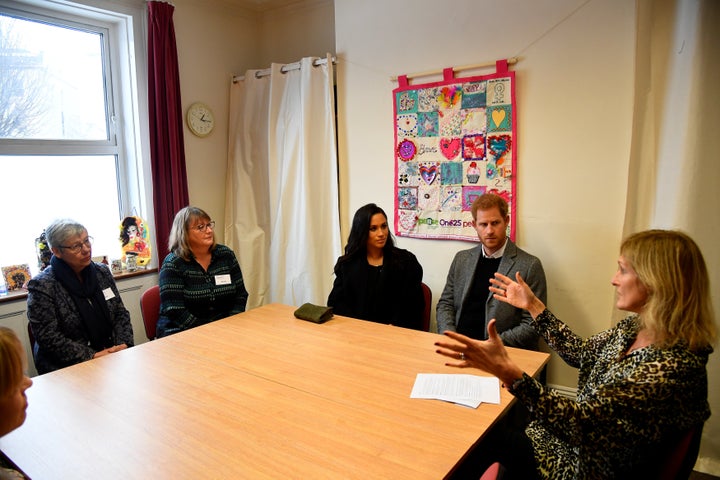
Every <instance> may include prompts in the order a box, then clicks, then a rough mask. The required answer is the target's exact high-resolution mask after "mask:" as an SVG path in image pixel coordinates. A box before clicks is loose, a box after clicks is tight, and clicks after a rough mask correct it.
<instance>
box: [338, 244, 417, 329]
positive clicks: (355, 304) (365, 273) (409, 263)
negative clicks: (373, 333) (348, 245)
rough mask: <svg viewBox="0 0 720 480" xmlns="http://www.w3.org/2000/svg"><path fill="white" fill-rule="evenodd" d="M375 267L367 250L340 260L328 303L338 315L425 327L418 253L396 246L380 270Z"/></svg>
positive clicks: (384, 260)
mask: <svg viewBox="0 0 720 480" xmlns="http://www.w3.org/2000/svg"><path fill="white" fill-rule="evenodd" d="M341 258H342V257H341ZM374 269H378V267H371V266H370V265H368V263H367V258H366V256H365V254H364V253H363V254H360V255H356V256H355V257H352V258H350V259H346V260H338V263H337V264H336V265H335V283H334V284H333V289H332V292H330V296H329V297H328V301H327V304H328V306H330V307H333V312H334V313H335V314H337V315H344V316H348V317H353V318H360V319H362V320H370V321H373V322H378V323H387V324H392V325H396V326H399V327H406V328H413V329H416V330H421V329H422V312H423V307H424V304H425V301H424V297H423V292H422V287H421V286H420V284H421V282H422V276H423V270H422V266H421V265H420V263H419V262H418V261H417V258H415V255H413V254H412V253H410V252H409V251H407V250H402V249H400V248H393V249H392V250H391V251H389V252H385V254H384V259H383V266H382V268H381V269H380V271H379V273H377V272H376V274H373V270H374ZM373 278H376V280H377V283H374V282H373Z"/></svg>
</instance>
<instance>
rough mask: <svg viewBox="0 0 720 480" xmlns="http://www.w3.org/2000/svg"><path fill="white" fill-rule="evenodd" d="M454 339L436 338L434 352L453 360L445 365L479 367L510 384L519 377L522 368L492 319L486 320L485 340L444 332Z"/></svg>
mask: <svg viewBox="0 0 720 480" xmlns="http://www.w3.org/2000/svg"><path fill="white" fill-rule="evenodd" d="M445 336H447V337H449V338H451V339H452V340H455V341H454V342H450V341H445V340H440V341H438V342H435V346H436V347H439V348H438V349H437V350H436V352H437V353H439V354H440V355H443V356H446V357H449V358H451V359H453V360H455V361H454V362H448V363H446V364H445V365H447V366H449V367H458V368H470V367H474V368H479V369H480V370H484V371H486V372H488V373H490V374H491V375H495V376H496V377H498V378H499V379H500V380H501V381H502V382H503V383H506V384H508V385H509V384H512V382H514V381H515V380H516V379H518V378H519V377H521V376H522V370H520V368H519V367H518V366H517V365H515V364H514V363H513V361H512V360H511V359H510V357H509V356H508V353H507V350H506V349H505V345H503V342H502V339H501V338H500V335H498V333H497V330H496V329H495V319H494V318H493V319H492V320H490V322H488V339H487V340H474V339H472V338H470V337H466V336H465V335H461V334H459V333H456V332H445Z"/></svg>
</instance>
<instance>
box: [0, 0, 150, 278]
mask: <svg viewBox="0 0 720 480" xmlns="http://www.w3.org/2000/svg"><path fill="white" fill-rule="evenodd" d="M37 5H38V4H37V3H36V2H32V1H30V0H28V1H27V2H4V3H3V5H2V6H0V172H2V174H1V175H0V205H2V209H3V211H4V212H3V213H4V214H3V217H4V222H5V224H6V225H7V226H6V227H4V228H3V234H2V235H0V265H2V266H5V265H13V264H23V263H27V264H29V265H30V267H31V271H32V273H33V275H34V274H37V273H38V270H39V268H38V266H37V263H38V261H37V254H36V251H35V238H37V237H38V236H39V235H40V234H41V233H42V231H43V229H44V228H45V227H46V226H47V225H48V224H49V223H50V222H51V221H52V220H53V219H56V218H72V219H75V220H77V221H78V222H80V223H82V224H83V225H85V227H86V228H87V229H88V232H89V233H90V235H92V236H93V237H94V238H95V243H94V245H93V255H94V256H107V257H108V259H113V258H119V257H120V254H121V250H120V243H119V236H120V222H121V220H122V218H123V217H125V216H127V215H139V216H142V217H143V218H144V219H145V220H146V221H149V220H151V219H150V218H149V217H150V216H151V214H152V213H151V209H150V208H148V205H147V201H146V199H147V198H149V185H148V184H149V177H150V175H149V171H146V170H147V169H149V167H147V168H146V167H145V166H144V165H143V164H142V163H141V161H140V160H139V159H141V158H143V157H145V158H147V157H148V155H147V153H146V151H147V139H146V135H145V136H140V135H137V132H140V131H142V129H141V124H142V123H143V122H141V121H140V118H141V117H142V115H143V114H144V118H147V108H146V107H145V106H143V107H142V108H140V102H139V101H138V98H139V97H141V96H142V97H143V98H146V97H145V95H144V93H145V88H146V87H145V84H146V82H145V81H142V82H138V80H137V76H138V75H137V73H136V72H138V71H140V72H144V59H145V50H144V46H139V48H138V46H137V45H135V42H134V41H133V38H135V37H136V36H137V37H138V38H139V37H140V35H139V34H138V33H137V32H139V31H140V30H139V28H140V25H141V23H142V22H141V21H140V19H141V18H142V16H143V15H144V12H143V11H142V10H141V9H140V10H139V11H132V10H131V9H128V8H127V7H126V10H130V11H120V12H106V11H100V10H98V9H96V8H91V7H89V6H87V5H77V6H72V5H67V4H62V5H61V4H55V3H54V2H45V3H44V4H40V5H48V6H50V7H54V8H56V9H55V10H50V9H49V8H45V7H42V8H41V7H39V6H37ZM119 8H120V9H122V8H123V7H119ZM134 8H135V9H136V10H137V9H138V7H134ZM146 130H147V129H146V128H145V131H146ZM11 223H12V225H13V228H8V227H9V225H10V224H11Z"/></svg>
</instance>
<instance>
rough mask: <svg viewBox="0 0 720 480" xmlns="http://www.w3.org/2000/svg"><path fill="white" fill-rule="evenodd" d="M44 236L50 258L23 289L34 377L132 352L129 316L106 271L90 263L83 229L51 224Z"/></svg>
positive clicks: (69, 223) (63, 223)
mask: <svg viewBox="0 0 720 480" xmlns="http://www.w3.org/2000/svg"><path fill="white" fill-rule="evenodd" d="M45 234H46V237H47V242H48V245H49V246H50V250H51V251H52V253H53V256H52V258H51V259H50V266H49V267H47V268H46V269H45V270H43V271H42V272H41V273H40V274H39V275H38V276H36V277H35V278H33V279H32V280H30V282H29V283H28V301H27V315H28V320H30V327H31V328H32V332H33V335H34V336H35V345H34V346H33V353H34V357H35V367H36V368H37V371H38V373H40V374H42V373H47V372H52V371H53V370H57V369H59V368H63V367H67V366H69V365H74V364H76V363H80V362H84V361H85V360H90V359H92V358H97V357H101V356H103V355H108V354H111V353H114V352H117V351H119V350H124V349H126V348H127V347H132V346H133V329H132V324H131V323H130V313H129V312H128V311H127V309H126V308H125V306H124V305H123V302H122V299H121V298H120V293H119V292H118V289H117V286H116V285H115V280H114V279H113V276H112V273H110V270H109V269H108V267H107V265H103V264H101V263H95V262H93V261H92V237H91V236H89V235H88V232H87V230H86V229H85V227H84V226H82V225H81V224H79V223H77V222H75V221H73V220H68V219H63V220H56V221H54V222H53V223H51V224H50V225H49V226H48V227H47V228H46V229H45Z"/></svg>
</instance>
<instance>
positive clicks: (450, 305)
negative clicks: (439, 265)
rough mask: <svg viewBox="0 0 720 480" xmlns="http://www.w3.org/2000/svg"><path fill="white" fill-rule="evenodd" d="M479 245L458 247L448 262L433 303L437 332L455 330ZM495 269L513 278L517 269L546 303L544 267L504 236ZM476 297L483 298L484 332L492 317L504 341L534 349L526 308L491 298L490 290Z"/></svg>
mask: <svg viewBox="0 0 720 480" xmlns="http://www.w3.org/2000/svg"><path fill="white" fill-rule="evenodd" d="M481 249H482V245H478V246H477V247H474V248H471V249H469V250H462V251H460V252H458V253H457V254H456V255H455V258H454V259H453V262H452V265H450V271H449V272H448V276H447V281H446V282H445V288H444V289H443V292H442V295H440V299H439V300H438V304H437V310H436V312H437V325H438V333H443V332H444V331H446V330H450V331H452V332H454V331H456V330H457V322H458V321H459V320H460V314H461V313H462V307H463V304H464V303H465V297H466V296H467V295H468V290H469V289H470V284H471V282H472V279H473V276H474V274H475V268H476V267H477V263H478V260H479V259H480V258H481V257H482V250H481ZM497 271H498V272H500V273H502V274H503V275H507V276H508V277H510V278H512V279H513V280H514V279H515V272H520V275H521V276H522V278H523V280H525V282H527V284H528V285H529V286H530V288H531V289H532V291H533V293H535V295H536V296H537V297H538V298H539V299H540V300H542V302H543V303H545V304H547V285H546V283H545V271H544V270H543V266H542V263H540V260H539V259H538V258H537V257H534V256H533V255H530V254H529V253H527V252H525V251H523V250H521V249H519V248H518V247H517V245H515V244H514V243H513V242H511V241H510V240H508V243H507V246H506V247H505V252H504V253H503V256H502V259H501V260H500V266H499V267H498V270H497ZM489 286H490V284H489V283H488V287H489ZM473 301H475V299H473ZM477 301H480V302H481V301H485V319H486V320H485V331H486V332H487V322H488V321H490V320H491V319H493V318H495V319H496V323H495V326H496V328H497V331H498V333H499V334H500V338H502V340H503V343H505V345H507V346H509V347H519V348H526V349H530V350H537V349H538V334H537V333H536V332H535V329H534V328H533V326H532V317H531V316H530V314H529V313H528V312H527V310H523V309H521V308H515V307H513V306H512V305H509V304H507V303H503V302H501V301H499V300H495V299H494V298H493V296H492V294H491V292H490V290H488V295H487V297H486V298H484V299H482V298H478V299H477Z"/></svg>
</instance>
